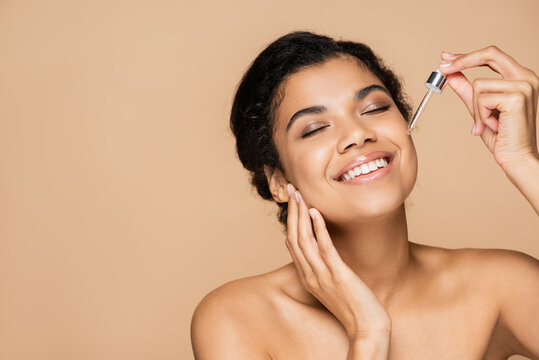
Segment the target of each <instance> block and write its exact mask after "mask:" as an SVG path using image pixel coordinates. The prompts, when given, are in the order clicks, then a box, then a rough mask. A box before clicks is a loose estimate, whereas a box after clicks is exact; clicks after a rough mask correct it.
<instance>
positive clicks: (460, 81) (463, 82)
mask: <svg viewBox="0 0 539 360" xmlns="http://www.w3.org/2000/svg"><path fill="white" fill-rule="evenodd" d="M446 78H447V83H448V84H449V86H450V87H451V89H453V91H454V92H455V94H457V96H458V97H460V99H461V100H462V102H463V103H464V105H465V106H466V108H467V109H468V112H469V113H470V115H471V116H472V118H473V119H474V124H475V127H476V129H475V133H476V134H481V133H482V132H483V131H484V128H485V125H484V124H483V122H482V121H478V122H476V121H475V115H474V106H473V86H472V84H471V83H470V81H469V80H468V79H467V78H466V76H464V74H463V73H462V72H460V71H458V72H455V73H452V74H447V75H446Z"/></svg>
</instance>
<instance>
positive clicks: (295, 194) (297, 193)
mask: <svg viewBox="0 0 539 360" xmlns="http://www.w3.org/2000/svg"><path fill="white" fill-rule="evenodd" d="M294 197H295V198H296V202H297V203H298V204H299V192H297V191H296V192H295V193H294Z"/></svg>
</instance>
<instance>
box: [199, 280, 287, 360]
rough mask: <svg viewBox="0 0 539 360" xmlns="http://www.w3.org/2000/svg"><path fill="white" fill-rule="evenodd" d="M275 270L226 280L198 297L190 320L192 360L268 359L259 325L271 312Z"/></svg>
mask: <svg viewBox="0 0 539 360" xmlns="http://www.w3.org/2000/svg"><path fill="white" fill-rule="evenodd" d="M276 271H277V270H276ZM276 271H273V272H270V273H266V274H260V275H255V276H250V277H246V278H241V279H236V280H232V281H229V282H227V283H225V284H223V285H221V286H219V287H217V288H216V289H214V290H212V291H210V292H209V293H208V294H207V295H206V296H204V297H203V298H202V300H201V301H200V302H199V304H198V305H197V307H196V308H195V311H194V313H193V316H192V319H191V342H192V345H193V351H194V354H195V358H196V359H208V360H209V359H229V358H230V359H269V355H268V354H267V352H266V350H265V349H266V345H265V339H266V337H265V335H266V334H265V333H264V329H263V327H261V326H260V324H261V323H263V322H262V321H261V319H263V318H265V317H266V318H267V317H269V316H271V313H272V310H273V301H272V299H273V297H274V296H276V295H277V292H278V288H277V287H275V286H274V284H273V277H274V273H275V272H276ZM273 292H275V294H273Z"/></svg>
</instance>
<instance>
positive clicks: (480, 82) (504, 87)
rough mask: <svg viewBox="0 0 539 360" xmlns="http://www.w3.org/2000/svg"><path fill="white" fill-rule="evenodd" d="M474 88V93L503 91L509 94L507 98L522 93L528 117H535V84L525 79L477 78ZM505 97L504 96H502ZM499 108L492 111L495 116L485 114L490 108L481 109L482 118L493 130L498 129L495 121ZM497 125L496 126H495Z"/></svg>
mask: <svg viewBox="0 0 539 360" xmlns="http://www.w3.org/2000/svg"><path fill="white" fill-rule="evenodd" d="M473 88H474V94H487V93H502V94H507V95H505V98H506V99H509V98H510V96H511V95H509V94H510V93H515V92H518V93H521V94H523V96H524V98H525V99H526V104H525V109H524V111H525V112H526V116H527V118H535V111H536V110H535V108H534V101H533V97H534V88H533V85H532V84H530V83H529V82H527V81H524V80H500V79H475V80H474V82H473ZM502 98H503V97H502ZM499 110H500V109H499V108H493V109H492V110H491V112H492V113H493V116H490V114H488V115H487V116H485V112H486V111H488V110H485V109H484V108H483V109H482V110H481V111H482V113H481V114H480V115H481V116H480V117H481V118H482V119H483V121H484V122H485V124H487V125H489V124H491V125H492V126H489V127H490V128H491V129H492V130H494V131H497V125H498V121H494V120H495V119H497V116H496V115H497V114H498V112H499ZM494 126H496V128H494Z"/></svg>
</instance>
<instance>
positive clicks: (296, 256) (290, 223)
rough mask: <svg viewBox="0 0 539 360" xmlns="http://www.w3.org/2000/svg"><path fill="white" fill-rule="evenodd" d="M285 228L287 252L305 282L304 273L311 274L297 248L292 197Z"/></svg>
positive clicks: (289, 200)
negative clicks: (286, 230)
mask: <svg viewBox="0 0 539 360" xmlns="http://www.w3.org/2000/svg"><path fill="white" fill-rule="evenodd" d="M287 227H288V232H287V237H286V241H287V247H288V250H289V251H290V255H292V259H293V260H294V264H295V265H296V268H297V270H298V273H299V275H300V278H301V279H302V280H305V273H307V274H310V273H312V269H311V267H310V265H309V263H308V262H307V260H306V259H305V257H304V256H303V253H302V252H301V251H300V249H299V247H298V205H297V202H296V199H295V198H294V195H292V196H289V198H288V216H287Z"/></svg>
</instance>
